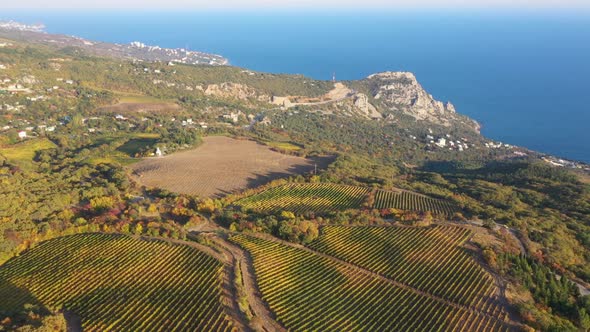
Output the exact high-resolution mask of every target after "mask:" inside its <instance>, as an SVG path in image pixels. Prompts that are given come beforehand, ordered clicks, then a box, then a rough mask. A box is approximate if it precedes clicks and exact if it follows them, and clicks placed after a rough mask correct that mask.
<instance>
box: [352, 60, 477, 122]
mask: <svg viewBox="0 0 590 332" xmlns="http://www.w3.org/2000/svg"><path fill="white" fill-rule="evenodd" d="M362 83H363V84H364V85H365V86H366V87H367V89H368V91H369V93H370V95H371V97H372V98H373V101H374V103H375V106H377V108H378V109H379V110H380V111H381V113H383V115H384V116H386V117H388V118H396V117H397V116H399V115H408V116H411V117H413V118H414V119H416V120H417V121H428V122H431V123H434V124H439V125H443V126H447V127H448V126H452V125H456V124H457V123H458V122H459V123H462V124H465V125H468V126H469V127H471V128H473V129H474V130H479V125H478V124H477V122H475V121H473V120H471V119H468V118H467V117H465V116H462V115H459V114H457V112H456V110H455V106H454V105H453V104H451V103H450V102H446V103H443V102H441V101H438V100H436V99H434V97H432V95H431V94H429V93H428V92H426V90H424V88H423V87H422V85H420V83H418V80H417V79H416V76H415V75H414V74H413V73H409V72H384V73H378V74H373V75H370V76H368V77H367V78H366V79H364V80H363V81H362Z"/></svg>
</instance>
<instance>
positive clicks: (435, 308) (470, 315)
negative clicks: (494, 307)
mask: <svg viewBox="0 0 590 332" xmlns="http://www.w3.org/2000/svg"><path fill="white" fill-rule="evenodd" d="M231 240H232V241H233V242H235V243H237V244H239V245H240V246H242V247H243V248H244V249H246V250H247V251H249V252H250V254H251V256H252V258H253V262H254V270H255V273H256V277H257V280H258V285H259V288H260V291H261V293H262V297H263V299H264V300H265V301H266V302H267V303H268V305H269V307H270V308H271V310H272V311H273V312H274V313H275V314H276V316H277V319H278V320H279V321H280V322H281V323H282V324H283V325H284V326H285V327H286V328H287V329H289V330H291V331H503V330H508V329H509V326H508V325H506V324H505V323H504V322H503V321H502V320H499V319H496V318H494V317H491V316H488V315H484V314H481V313H479V312H478V311H476V310H470V309H468V308H466V307H462V306H458V305H453V304H451V303H449V302H446V301H444V300H440V299H437V298H434V297H432V296H428V295H425V294H423V293H420V292H417V291H415V290H413V289H412V288H409V287H400V286H396V285H395V284H394V283H392V282H389V281H387V279H385V278H378V277H376V276H374V275H372V274H369V273H363V272H360V271H357V270H355V269H354V268H352V267H350V266H348V265H345V264H344V263H341V262H338V261H335V260H333V259H330V258H328V257H324V256H320V255H316V254H314V253H312V252H310V251H307V250H304V249H300V248H294V247H291V246H287V245H284V244H280V243H277V242H274V241H269V240H264V239H260V238H256V237H251V236H246V235H237V236H234V237H232V239H231ZM436 280H438V279H437V278H435V281H436ZM438 284H439V285H444V284H443V283H441V282H439V283H438Z"/></svg>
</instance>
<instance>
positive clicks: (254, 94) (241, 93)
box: [201, 82, 271, 102]
mask: <svg viewBox="0 0 590 332" xmlns="http://www.w3.org/2000/svg"><path fill="white" fill-rule="evenodd" d="M201 90H203V91H204V93H205V95H207V96H215V97H221V98H234V99H239V100H248V99H254V100H258V101H261V102H270V100H271V98H270V96H268V95H266V94H261V93H259V92H258V91H257V90H256V89H254V88H252V87H249V86H247V85H244V84H239V83H232V82H225V83H221V84H209V85H208V86H207V88H206V89H201Z"/></svg>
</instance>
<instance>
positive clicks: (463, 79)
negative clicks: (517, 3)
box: [0, 9, 590, 163]
mask: <svg viewBox="0 0 590 332" xmlns="http://www.w3.org/2000/svg"><path fill="white" fill-rule="evenodd" d="M7 19H12V20H16V21H20V22H24V23H43V24H45V26H46V31H48V32H50V33H61V34H68V35H76V36H81V37H84V38H87V39H91V40H100V41H108V42H116V43H129V42H132V41H141V42H143V43H146V44H150V45H159V46H162V47H170V48H189V49H192V50H199V51H204V52H211V53H215V54H220V55H223V56H225V57H226V58H228V59H229V60H230V63H231V64H232V65H235V66H240V67H246V68H249V69H253V70H258V71H265V72H272V73H291V74H304V75H307V76H310V77H313V78H316V79H324V80H329V79H332V76H333V75H334V74H335V75H336V79H338V80H354V79H362V78H363V77H366V76H368V75H370V74H372V73H376V72H382V71H411V72H414V73H415V74H416V76H417V78H418V80H419V81H420V83H421V84H422V85H423V86H424V88H425V89H426V90H427V91H429V92H430V93H431V94H432V95H433V96H434V97H435V98H437V99H439V100H442V101H451V102H452V103H453V104H455V106H456V108H457V111H458V112H460V113H462V114H465V115H468V116H470V117H472V118H473V119H475V120H477V121H478V122H480V123H481V125H482V133H483V134H484V135H486V136H487V137H489V138H490V139H493V140H496V141H501V142H504V143H509V144H514V145H519V146H524V147H527V148H530V149H533V150H537V151H540V152H545V153H548V154H552V155H555V156H559V157H562V158H567V159H571V160H578V161H584V162H587V163H590V12H573V11H566V10H556V11H549V10H543V11H533V10H519V11H501V10H496V11H484V10H473V11H458V10H457V11H451V10H445V11H430V10H403V11H395V10H386V11H378V12H377V11H370V10H359V11H350V10H349V11H328V10H322V11H316V12H309V11H303V10H295V11H287V10H276V11H271V10H259V11H253V10H250V11H232V10H230V11H224V12H222V11H210V10H209V11H197V10H187V11H178V10H177V11H150V10H141V9H138V10H135V11H117V12H115V11H92V12H90V11H71V10H66V11H27V12H24V11H12V12H10V11H3V12H1V13H0V20H7Z"/></svg>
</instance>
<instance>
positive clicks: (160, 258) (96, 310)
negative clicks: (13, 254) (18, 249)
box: [0, 234, 236, 331]
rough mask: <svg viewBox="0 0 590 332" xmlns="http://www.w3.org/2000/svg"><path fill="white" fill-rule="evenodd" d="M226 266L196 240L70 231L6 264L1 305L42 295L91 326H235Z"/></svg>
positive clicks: (0, 276) (0, 270)
mask: <svg viewBox="0 0 590 332" xmlns="http://www.w3.org/2000/svg"><path fill="white" fill-rule="evenodd" d="M221 271H222V265H221V263H219V262H218V261H216V260H215V259H213V258H211V257H209V256H207V255H206V254H204V253H202V252H200V251H198V250H196V249H194V248H192V247H189V246H183V245H174V244H170V243H166V242H163V241H144V240H136V239H133V238H130V237H127V236H122V235H113V234H86V235H74V236H67V237H62V238H57V239H54V240H50V241H47V242H44V243H42V244H40V245H39V246H37V247H36V248H34V249H32V250H30V251H28V252H26V253H24V254H23V255H21V256H20V257H18V258H15V259H12V260H11V261H9V262H8V263H6V264H5V265H3V266H2V267H0V280H2V283H0V312H5V313H9V312H11V311H12V310H15V309H17V308H22V307H23V306H24V305H25V304H27V303H29V304H31V303H32V302H34V301H38V302H37V303H32V304H37V305H41V306H43V307H45V308H49V309H51V310H59V309H61V308H64V309H67V310H68V311H71V312H73V313H75V314H76V315H78V316H79V317H80V319H81V324H82V329H83V330H84V331H109V330H112V331H155V330H158V331H234V330H236V329H235V327H233V324H232V321H231V320H229V318H228V316H227V315H226V314H225V312H224V307H223V305H222V303H221V288H220V282H221V281H220V273H221ZM15 289H18V290H19V291H18V292H17V291H15Z"/></svg>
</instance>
